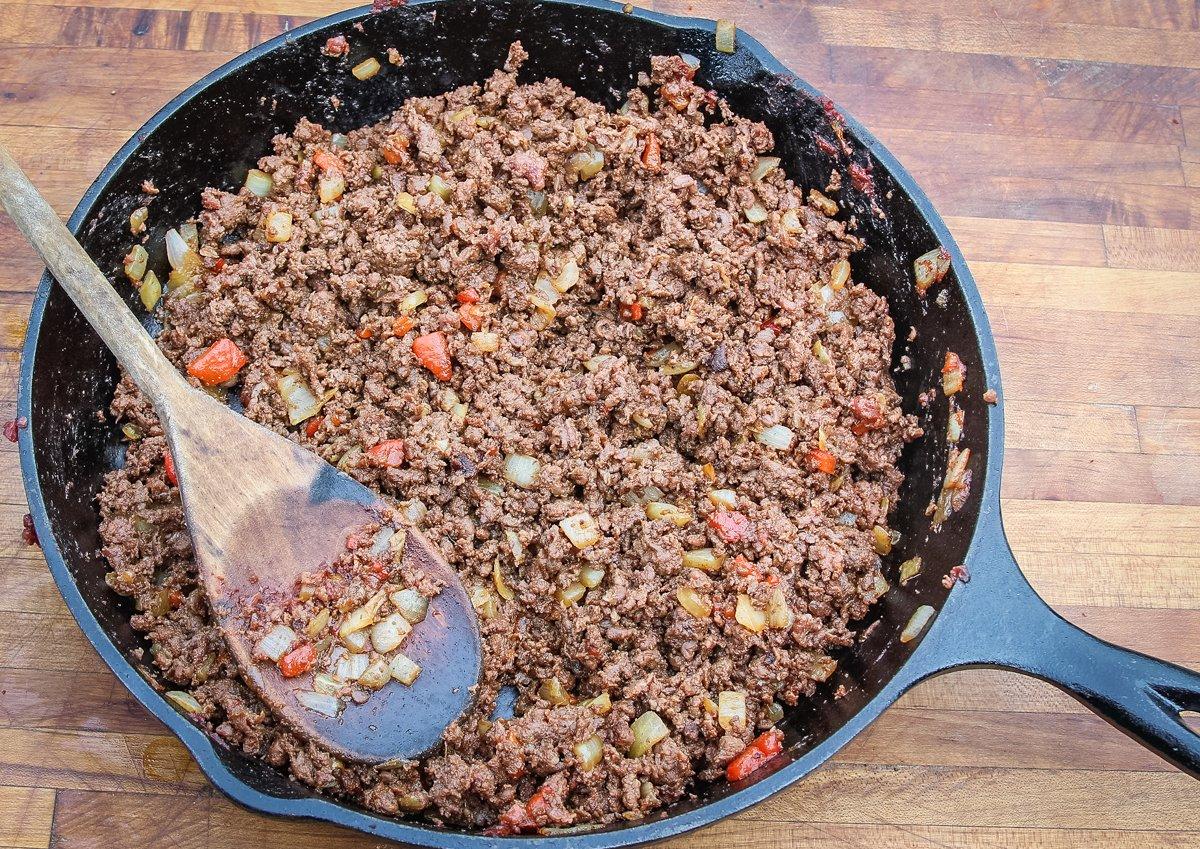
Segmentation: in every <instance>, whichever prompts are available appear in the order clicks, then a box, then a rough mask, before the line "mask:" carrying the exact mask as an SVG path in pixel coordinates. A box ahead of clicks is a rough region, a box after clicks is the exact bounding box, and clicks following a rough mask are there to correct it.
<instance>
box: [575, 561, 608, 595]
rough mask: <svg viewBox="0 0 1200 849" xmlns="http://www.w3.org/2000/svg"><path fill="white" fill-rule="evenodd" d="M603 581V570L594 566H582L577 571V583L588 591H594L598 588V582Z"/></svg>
mask: <svg viewBox="0 0 1200 849" xmlns="http://www.w3.org/2000/svg"><path fill="white" fill-rule="evenodd" d="M603 580H604V570H603V569H600V568H598V567H596V566H584V567H583V568H582V569H580V570H579V583H581V584H583V585H584V586H585V587H587V588H588V589H589V590H594V589H595V588H596V587H598V586H600V582H601V581H603Z"/></svg>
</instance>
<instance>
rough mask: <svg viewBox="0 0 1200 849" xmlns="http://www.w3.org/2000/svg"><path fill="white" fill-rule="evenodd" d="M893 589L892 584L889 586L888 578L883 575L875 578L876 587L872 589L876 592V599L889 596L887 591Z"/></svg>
mask: <svg viewBox="0 0 1200 849" xmlns="http://www.w3.org/2000/svg"><path fill="white" fill-rule="evenodd" d="M891 588H892V586H891V584H889V583H888V582H887V578H885V577H883V575H876V576H875V585H874V587H872V589H874V591H875V598H876V599H880V598H882V597H883V596H885V595H887V591H888V590H890V589H891Z"/></svg>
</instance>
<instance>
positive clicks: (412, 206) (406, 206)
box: [396, 192, 417, 215]
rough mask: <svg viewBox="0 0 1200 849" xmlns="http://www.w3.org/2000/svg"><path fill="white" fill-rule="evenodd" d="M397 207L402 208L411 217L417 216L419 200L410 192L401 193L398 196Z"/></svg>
mask: <svg viewBox="0 0 1200 849" xmlns="http://www.w3.org/2000/svg"><path fill="white" fill-rule="evenodd" d="M396 206H398V207H400V208H401V209H403V210H404V211H405V212H407V213H409V214H410V215H416V214H417V199H416V198H414V197H413V196H412V195H410V194H409V193H408V192H399V193H398V194H397V195H396Z"/></svg>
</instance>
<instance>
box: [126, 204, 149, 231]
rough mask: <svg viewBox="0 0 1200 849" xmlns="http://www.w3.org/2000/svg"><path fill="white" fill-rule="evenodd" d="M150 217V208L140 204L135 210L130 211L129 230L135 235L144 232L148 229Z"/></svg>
mask: <svg viewBox="0 0 1200 849" xmlns="http://www.w3.org/2000/svg"><path fill="white" fill-rule="evenodd" d="M149 217H150V208H149V207H145V206H139V207H138V208H137V209H135V210H134V211H133V212H131V213H129V232H131V233H133V235H135V236H136V235H137V234H138V233H144V232H145V231H146V219H147V218H149Z"/></svg>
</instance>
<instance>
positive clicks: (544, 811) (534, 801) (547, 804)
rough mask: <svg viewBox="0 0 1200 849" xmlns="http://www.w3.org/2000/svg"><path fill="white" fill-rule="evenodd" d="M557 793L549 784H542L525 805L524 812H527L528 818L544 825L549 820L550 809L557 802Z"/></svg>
mask: <svg viewBox="0 0 1200 849" xmlns="http://www.w3.org/2000/svg"><path fill="white" fill-rule="evenodd" d="M557 797H558V791H557V790H556V789H555V788H554V787H552V786H551V785H550V784H543V785H542V786H541V787H539V788H538V789H537V791H536V792H534V794H533V795H532V796H530V797H529V801H528V802H526V803H525V810H526V811H528V812H529V818H530V819H532V820H533V821H534V822H535V823H538V824H539V825H541V824H545V823H547V822H549V821H550V819H551V816H552V815H551V809H552V808H553V807H554V805H555V803H556V802H557V801H558V798H557Z"/></svg>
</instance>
